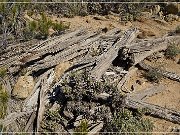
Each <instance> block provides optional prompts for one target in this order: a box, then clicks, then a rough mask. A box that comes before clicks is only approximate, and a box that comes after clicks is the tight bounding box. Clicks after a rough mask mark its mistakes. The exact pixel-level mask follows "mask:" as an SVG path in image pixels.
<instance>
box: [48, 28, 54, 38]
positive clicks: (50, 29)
mask: <svg viewBox="0 0 180 135" xmlns="http://www.w3.org/2000/svg"><path fill="white" fill-rule="evenodd" d="M48 33H49V35H50V36H51V35H53V34H54V33H55V30H53V29H52V28H49V29H48Z"/></svg>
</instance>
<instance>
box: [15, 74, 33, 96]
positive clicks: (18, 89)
mask: <svg viewBox="0 0 180 135" xmlns="http://www.w3.org/2000/svg"><path fill="white" fill-rule="evenodd" d="M34 85H35V82H34V79H33V77H32V76H21V77H19V78H18V81H17V83H16V84H15V86H14V89H13V91H12V96H14V97H15V98H18V99H25V98H27V97H28V96H29V95H30V94H31V92H32V90H33V88H34Z"/></svg>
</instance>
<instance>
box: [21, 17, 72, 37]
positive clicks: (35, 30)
mask: <svg viewBox="0 0 180 135" xmlns="http://www.w3.org/2000/svg"><path fill="white" fill-rule="evenodd" d="M50 28H53V30H55V31H56V32H58V33H59V32H60V31H63V30H65V29H68V28H69V24H68V25H65V24H64V23H63V22H60V23H57V22H56V23H53V22H52V20H51V19H49V18H47V17H46V15H45V14H44V13H42V14H41V19H39V20H38V21H31V22H29V24H28V26H27V28H26V29H25V30H24V38H25V40H28V38H29V39H32V38H33V37H35V38H37V39H46V38H47V37H48V36H49V29H50Z"/></svg>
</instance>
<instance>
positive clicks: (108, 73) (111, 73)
mask: <svg viewBox="0 0 180 135" xmlns="http://www.w3.org/2000/svg"><path fill="white" fill-rule="evenodd" d="M105 74H106V75H107V76H109V75H115V73H114V72H106V73H105Z"/></svg>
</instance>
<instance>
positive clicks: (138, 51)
mask: <svg viewBox="0 0 180 135" xmlns="http://www.w3.org/2000/svg"><path fill="white" fill-rule="evenodd" d="M178 43H180V36H169V37H163V38H158V39H153V40H150V41H145V42H140V43H135V44H131V45H130V46H128V47H126V48H123V49H126V50H128V51H126V52H127V53H124V54H120V55H121V56H120V57H121V58H122V59H123V60H128V61H130V63H131V65H136V64H137V63H139V62H141V61H142V60H144V59H145V58H147V57H148V56H150V55H152V54H153V53H155V52H159V51H162V50H166V49H167V47H168V46H169V45H171V44H178ZM122 52H123V50H122Z"/></svg>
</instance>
